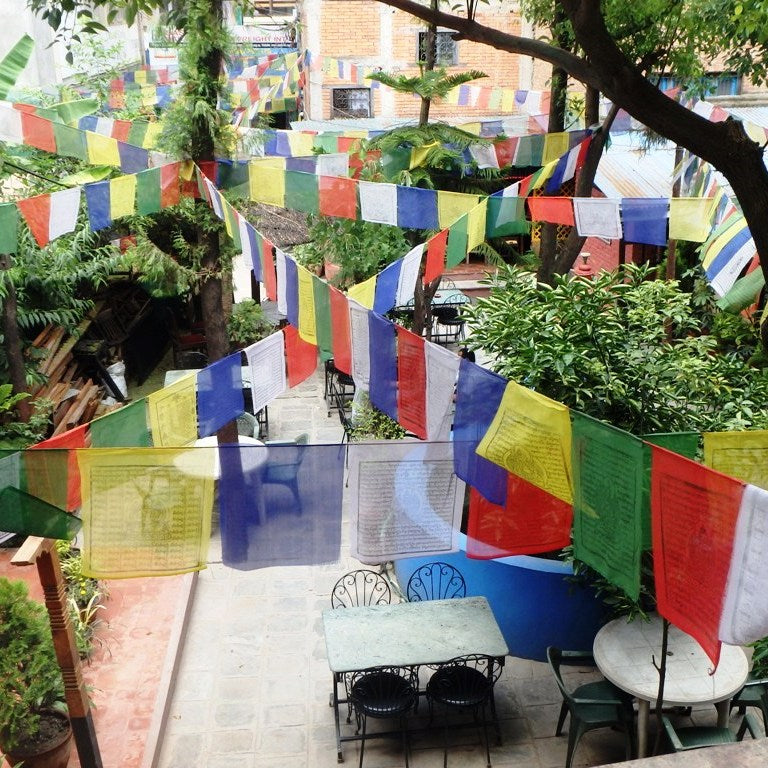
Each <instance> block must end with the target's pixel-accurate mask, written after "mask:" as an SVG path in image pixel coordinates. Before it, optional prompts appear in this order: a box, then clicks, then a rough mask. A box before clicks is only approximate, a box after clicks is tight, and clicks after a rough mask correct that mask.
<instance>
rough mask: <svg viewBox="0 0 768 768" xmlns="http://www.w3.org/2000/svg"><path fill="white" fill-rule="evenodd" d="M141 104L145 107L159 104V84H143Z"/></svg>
mask: <svg viewBox="0 0 768 768" xmlns="http://www.w3.org/2000/svg"><path fill="white" fill-rule="evenodd" d="M141 104H142V106H144V107H154V106H155V104H157V86H156V85H155V84H154V83H148V84H147V85H142V86H141Z"/></svg>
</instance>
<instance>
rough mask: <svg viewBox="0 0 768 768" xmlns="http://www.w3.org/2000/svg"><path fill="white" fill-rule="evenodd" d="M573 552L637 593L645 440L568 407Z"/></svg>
mask: <svg viewBox="0 0 768 768" xmlns="http://www.w3.org/2000/svg"><path fill="white" fill-rule="evenodd" d="M571 413H572V416H573V439H572V467H573V555H574V557H576V558H577V559H579V560H582V561H583V562H585V563H586V564H587V565H589V566H591V567H592V568H594V569H595V570H596V571H598V572H599V573H601V574H602V575H603V576H605V578H606V579H608V581H610V582H611V583H612V584H615V585H616V586H617V587H620V588H621V589H623V590H624V591H625V592H626V593H627V594H628V595H629V596H630V597H631V598H632V599H633V600H637V599H638V598H639V596H640V558H641V556H642V552H643V547H642V543H643V542H642V537H643V523H642V519H643V515H644V514H647V513H648V510H647V509H643V503H644V501H645V496H644V494H643V488H644V480H645V471H644V466H645V465H644V453H645V451H644V443H643V441H642V440H641V439H640V438H638V437H635V436H634V435H631V434H630V433H629V432H624V431H623V430H621V429H617V428H616V427H612V426H610V425H608V424H604V423H603V422H601V421H598V420H597V419H593V418H591V417H590V416H586V415H584V414H582V413H578V412H575V411H572V412H571Z"/></svg>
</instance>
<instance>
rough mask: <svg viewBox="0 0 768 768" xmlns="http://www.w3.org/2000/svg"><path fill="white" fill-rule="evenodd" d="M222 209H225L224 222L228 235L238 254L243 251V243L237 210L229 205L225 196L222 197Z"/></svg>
mask: <svg viewBox="0 0 768 768" xmlns="http://www.w3.org/2000/svg"><path fill="white" fill-rule="evenodd" d="M221 207H222V208H223V209H224V220H225V221H226V223H227V233H228V234H229V236H230V237H231V238H232V245H233V246H234V248H235V251H236V252H237V253H241V252H242V250H243V243H242V240H241V238H240V225H239V224H238V222H237V215H236V212H235V209H234V208H233V207H232V206H231V205H230V204H229V202H228V201H227V200H225V199H224V196H223V195H222V197H221Z"/></svg>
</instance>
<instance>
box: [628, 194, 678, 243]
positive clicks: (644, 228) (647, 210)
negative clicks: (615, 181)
mask: <svg viewBox="0 0 768 768" xmlns="http://www.w3.org/2000/svg"><path fill="white" fill-rule="evenodd" d="M668 213H669V200H668V199H667V198H643V197H624V198H622V200H621V220H622V223H623V225H624V239H625V240H626V241H627V242H630V243H645V244H647V245H666V244H667V215H668Z"/></svg>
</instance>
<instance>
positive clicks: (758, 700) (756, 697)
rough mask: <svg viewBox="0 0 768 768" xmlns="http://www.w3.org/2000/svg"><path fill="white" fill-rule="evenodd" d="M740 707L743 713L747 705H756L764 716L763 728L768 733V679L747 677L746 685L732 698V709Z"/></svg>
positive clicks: (741, 713) (740, 712) (740, 711)
mask: <svg viewBox="0 0 768 768" xmlns="http://www.w3.org/2000/svg"><path fill="white" fill-rule="evenodd" d="M734 707H738V708H739V714H740V715H743V714H745V713H746V711H747V707H756V708H757V709H759V710H760V713H761V714H762V716H763V729H764V733H765V735H768V679H766V678H753V677H752V676H750V677H749V678H747V682H746V683H744V687H743V688H742V689H741V690H740V691H739V692H738V693H737V694H736V695H735V696H734V697H733V698H732V699H731V709H733V708H734Z"/></svg>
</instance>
